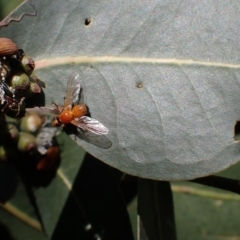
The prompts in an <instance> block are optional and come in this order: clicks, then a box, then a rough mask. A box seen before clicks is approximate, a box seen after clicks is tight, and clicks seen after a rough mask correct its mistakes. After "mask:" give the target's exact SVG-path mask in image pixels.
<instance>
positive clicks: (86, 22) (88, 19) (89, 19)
mask: <svg viewBox="0 0 240 240" xmlns="http://www.w3.org/2000/svg"><path fill="white" fill-rule="evenodd" d="M90 23H91V18H86V19H85V25H86V26H88V25H89V24H90Z"/></svg>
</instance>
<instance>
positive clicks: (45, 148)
mask: <svg viewBox="0 0 240 240" xmlns="http://www.w3.org/2000/svg"><path fill="white" fill-rule="evenodd" d="M5 120H6V121H5V122H6V126H5V134H3V135H4V137H1V138H2V139H1V142H0V160H2V161H11V160H12V159H16V160H17V161H18V162H19V161H22V159H27V162H28V163H29V164H30V165H31V166H33V168H34V169H35V170H37V171H42V170H43V171H44V170H51V169H52V168H53V167H54V166H55V165H56V163H57V161H58V159H59V153H60V151H59V147H58V145H57V142H56V139H55V136H56V133H57V129H56V128H52V127H51V126H50V124H51V119H48V117H45V116H43V115H39V114H38V113H35V112H27V113H26V114H25V116H24V117H23V118H21V120H20V121H19V122H18V123H17V122H16V121H14V119H11V118H9V117H6V119H5ZM6 140H7V141H6Z"/></svg>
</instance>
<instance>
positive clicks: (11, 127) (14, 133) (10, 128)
mask: <svg viewBox="0 0 240 240" xmlns="http://www.w3.org/2000/svg"><path fill="white" fill-rule="evenodd" d="M7 129H8V132H9V134H10V136H11V138H12V139H13V140H17V139H18V137H19V131H18V129H17V127H16V126H15V125H13V124H11V123H9V124H7Z"/></svg>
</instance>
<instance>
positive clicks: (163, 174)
mask: <svg viewBox="0 0 240 240" xmlns="http://www.w3.org/2000/svg"><path fill="white" fill-rule="evenodd" d="M32 2H33V4H34V5H35V7H36V9H37V12H38V14H37V16H36V17H27V16H25V17H24V19H23V20H22V21H21V22H20V23H12V24H10V25H9V26H8V27H7V28H2V29H1V31H0V34H1V37H3V36H4V37H9V38H11V39H13V40H14V41H15V42H16V43H17V44H18V46H19V47H20V48H22V49H24V51H25V52H26V53H27V54H28V55H30V56H31V57H33V58H34V59H35V61H36V71H35V73H36V74H37V76H38V77H39V78H40V79H42V80H44V81H45V82H46V84H47V88H46V90H45V96H46V105H47V106H50V104H51V102H52V101H54V102H56V103H57V104H63V97H64V94H65V89H66V83H67V80H68V77H69V76H70V75H71V74H72V73H74V72H77V73H79V74H80V76H81V79H82V85H83V86H84V89H83V92H84V101H85V103H86V104H87V105H88V107H89V109H90V113H91V116H92V117H93V118H94V119H97V120H99V121H100V122H101V123H102V124H104V125H105V126H106V127H107V128H108V129H109V134H108V135H106V138H107V139H108V142H111V143H112V146H111V147H109V148H107V149H106V148H105V149H104V148H102V147H99V146H95V145H94V144H92V143H89V142H86V141H84V139H83V140H82V139H80V138H76V140H77V142H78V144H79V145H80V146H82V147H83V148H84V149H85V150H86V151H87V152H89V153H90V154H92V155H94V156H95V157H97V158H98V159H100V160H102V161H103V162H105V163H107V164H109V165H111V166H113V167H116V168H118V169H120V170H121V171H124V172H126V173H129V174H132V175H136V176H140V177H145V178H150V179H156V180H182V179H192V178H196V177H200V176H205V175H209V174H212V173H216V172H219V171H221V170H223V169H225V168H227V167H229V166H230V165H232V164H235V163H236V162H238V160H239V159H240V146H239V143H238V142H235V141H234V126H235V123H236V121H237V120H239V119H240V105H239V103H238V101H239V92H240V84H239V76H240V75H239V74H240V72H239V68H240V65H239V58H240V41H239V38H240V23H239V17H238V16H239V7H238V5H239V2H238V1H236V0H233V1H210V0H207V1H204V2H202V1H201V2H198V1H190V0H188V1H173V0H171V1H160V0H151V1H137V0H133V1H117V0H112V1H97V2H96V1H92V0H81V1H79V0H71V1H63V0H51V1H50V0H42V1H37V0H33V1H32ZM24 11H32V10H31V8H30V7H29V4H28V3H24V4H23V5H22V6H21V7H20V8H19V9H17V10H16V12H14V14H18V13H19V14H20V13H23V12H24Z"/></svg>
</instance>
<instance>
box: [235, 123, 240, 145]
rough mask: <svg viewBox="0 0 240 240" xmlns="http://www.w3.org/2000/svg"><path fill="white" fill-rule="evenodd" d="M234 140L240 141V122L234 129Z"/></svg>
mask: <svg viewBox="0 0 240 240" xmlns="http://www.w3.org/2000/svg"><path fill="white" fill-rule="evenodd" d="M234 140H235V141H238V140H240V121H237V122H236V124H235V127H234Z"/></svg>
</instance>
